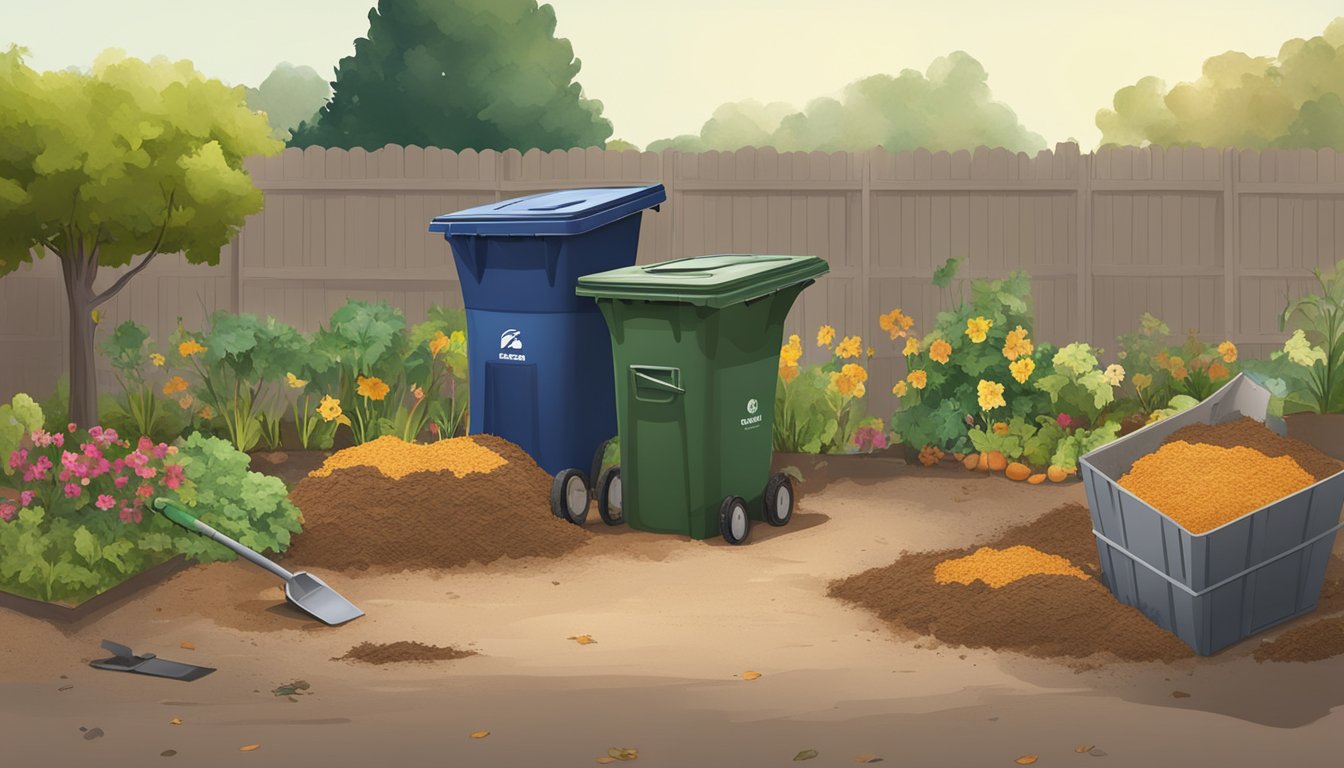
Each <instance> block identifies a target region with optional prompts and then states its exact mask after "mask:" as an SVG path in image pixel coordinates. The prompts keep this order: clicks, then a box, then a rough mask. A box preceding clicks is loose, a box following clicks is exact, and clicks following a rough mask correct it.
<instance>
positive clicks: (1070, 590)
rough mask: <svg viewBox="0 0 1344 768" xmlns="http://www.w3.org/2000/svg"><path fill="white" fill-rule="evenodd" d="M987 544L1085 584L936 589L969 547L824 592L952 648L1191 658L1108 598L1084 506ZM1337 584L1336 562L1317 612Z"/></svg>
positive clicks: (1050, 579)
mask: <svg viewBox="0 0 1344 768" xmlns="http://www.w3.org/2000/svg"><path fill="white" fill-rule="evenodd" d="M985 546H986V547H988V548H990V549H993V550H1012V548H1013V547H1030V548H1031V549H1033V550H1036V551H1038V552H1042V553H1046V554H1052V555H1058V556H1060V557H1062V558H1064V559H1065V560H1067V561H1068V562H1069V563H1071V564H1072V565H1073V566H1075V567H1076V568H1078V569H1079V570H1080V571H1082V572H1083V573H1084V574H1086V575H1088V576H1090V577H1091V578H1088V579H1080V578H1077V577H1076V576H1075V575H1071V574H1034V575H1028V576H1025V577H1022V578H1018V579H1016V580H1014V581H1010V582H1008V583H1004V584H1003V586H1000V587H998V588H994V587H991V586H989V584H987V583H985V582H984V581H982V580H974V581H972V582H971V583H969V584H961V583H957V582H955V581H951V582H949V583H946V584H939V583H938V581H937V579H936V578H935V571H936V570H937V569H938V566H939V565H940V564H943V563H945V562H949V561H951V562H956V561H957V560H960V559H963V558H971V557H973V556H974V555H975V554H976V552H978V551H982V550H983V548H981V547H967V548H964V549H955V550H944V551H940V552H921V553H915V554H908V555H905V556H903V557H902V558H901V559H899V560H897V561H896V562H894V563H892V564H891V565H888V566H884V567H882V568H874V569H871V570H868V571H865V572H863V573H860V574H857V575H855V576H851V577H849V578H847V579H843V580H840V581H837V582H835V583H833V584H832V585H831V589H830V594H831V596H832V597H836V598H839V599H842V600H847V601H849V602H852V603H855V604H857V605H860V606H862V607H864V608H867V609H869V610H871V611H873V612H875V613H876V614H877V615H878V616H880V617H881V618H882V619H883V620H885V621H888V622H890V623H891V624H893V625H895V626H896V627H899V628H901V629H905V630H909V631H913V632H917V633H919V634H921V635H928V636H931V637H934V638H936V639H938V640H940V641H942V642H944V643H948V644H951V645H961V646H967V647H971V648H992V649H995V650H1006V651H1015V652H1018V653H1022V654H1025V655H1028V656H1035V657H1040V658H1059V659H1070V660H1081V659H1085V658H1088V657H1092V656H1094V655H1096V654H1102V655H1101V656H1097V658H1096V659H1090V660H1089V662H1088V663H1089V665H1092V664H1093V663H1095V664H1101V663H1104V660H1106V655H1107V654H1109V655H1110V656H1112V657H1114V658H1116V659H1119V660H1122V661H1174V660H1176V659H1182V658H1187V657H1190V656H1193V655H1194V652H1193V651H1192V650H1190V648H1189V647H1188V646H1187V645H1185V643H1183V642H1181V641H1180V640H1179V639H1177V637H1176V636H1175V635H1172V634H1170V633H1168V632H1166V631H1165V630H1163V629H1161V628H1159V627H1158V626H1157V625H1155V624H1153V623H1152V622H1150V621H1149V620H1148V619H1147V618H1146V617H1145V616H1144V615H1143V614H1142V613H1140V612H1139V611H1137V610H1135V609H1134V608H1130V607H1129V606H1126V605H1123V604H1121V603H1119V602H1118V601H1116V599H1115V598H1114V597H1113V596H1112V595H1111V593H1110V591H1109V590H1108V589H1107V588H1106V586H1105V584H1104V582H1103V578H1102V573H1101V567H1100V564H1099V563H1098V561H1097V549H1096V543H1095V539H1094V537H1093V535H1092V523H1091V518H1090V517H1089V516H1088V512H1087V508H1086V507H1084V506H1082V505H1080V504H1066V505H1064V506H1062V507H1059V508H1057V509H1054V510H1052V511H1050V512H1048V513H1046V514H1045V515H1043V516H1042V517H1041V518H1039V519H1037V520H1035V521H1033V522H1031V523H1028V524H1025V525H1021V526H1018V527H1015V528H1012V529H1010V530H1008V531H1006V532H1005V533H1004V534H1003V535H1001V536H1000V537H999V538H998V539H996V540H995V541H993V542H990V543H989V544H987V545H985ZM982 557H983V555H982ZM970 562H973V561H970ZM1014 575H1016V574H1014ZM1342 587H1344V561H1340V560H1339V558H1335V559H1334V560H1333V561H1332V562H1331V571H1330V573H1329V574H1328V575H1327V584H1326V588H1325V589H1324V590H1323V591H1322V593H1321V601H1320V608H1319V611H1320V613H1333V612H1336V611H1339V610H1344V588H1342ZM1285 634H1286V633H1285ZM1291 653H1293V654H1299V653H1300V652H1299V651H1292V652H1291ZM1304 660H1305V659H1304Z"/></svg>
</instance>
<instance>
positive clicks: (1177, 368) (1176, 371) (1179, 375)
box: [1171, 358, 1190, 381]
mask: <svg viewBox="0 0 1344 768" xmlns="http://www.w3.org/2000/svg"><path fill="white" fill-rule="evenodd" d="M1173 359H1174V358H1173ZM1189 375H1190V372H1189V371H1187V370H1185V366H1184V365H1181V364H1179V363H1177V364H1174V365H1172V366H1171V378H1173V379H1175V380H1177V381H1185V377H1186V376H1189Z"/></svg>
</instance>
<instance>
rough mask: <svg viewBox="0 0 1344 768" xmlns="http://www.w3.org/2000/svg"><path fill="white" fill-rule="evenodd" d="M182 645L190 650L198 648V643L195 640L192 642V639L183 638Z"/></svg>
mask: <svg viewBox="0 0 1344 768" xmlns="http://www.w3.org/2000/svg"><path fill="white" fill-rule="evenodd" d="M182 647H183V648H185V649H186V650H188V651H194V650H196V644H195V643H193V642H191V641H189V640H183V641H182Z"/></svg>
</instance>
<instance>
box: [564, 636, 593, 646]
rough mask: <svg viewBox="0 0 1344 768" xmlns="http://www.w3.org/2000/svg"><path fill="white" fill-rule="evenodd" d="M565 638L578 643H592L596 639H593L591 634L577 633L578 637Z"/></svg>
mask: <svg viewBox="0 0 1344 768" xmlns="http://www.w3.org/2000/svg"><path fill="white" fill-rule="evenodd" d="M565 639H566V640H573V641H574V642H576V643H578V644H579V645H592V644H593V643H596V642H597V641H596V640H594V639H593V636H592V635H579V636H578V637H567V638H565Z"/></svg>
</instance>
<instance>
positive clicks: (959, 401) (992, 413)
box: [879, 259, 1054, 453]
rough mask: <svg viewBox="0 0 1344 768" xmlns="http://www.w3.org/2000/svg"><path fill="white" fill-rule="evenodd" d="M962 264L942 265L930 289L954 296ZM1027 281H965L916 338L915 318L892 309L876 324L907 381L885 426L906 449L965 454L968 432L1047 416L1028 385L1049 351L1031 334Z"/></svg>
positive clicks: (1041, 396) (1020, 277) (1043, 371)
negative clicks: (966, 290)
mask: <svg viewBox="0 0 1344 768" xmlns="http://www.w3.org/2000/svg"><path fill="white" fill-rule="evenodd" d="M960 264H961V261H960V260H958V259H949V260H948V261H947V262H946V263H945V264H943V265H942V266H941V267H939V269H938V270H937V271H936V273H935V277H934V284H935V285H936V286H937V287H939V288H940V289H943V290H945V291H946V292H947V295H946V296H945V298H946V299H947V300H949V301H951V300H953V299H955V298H957V297H955V296H953V295H952V294H951V293H950V291H951V284H952V281H953V280H954V279H955V278H956V272H957V269H958V267H959V266H960ZM1032 320H1033V316H1032V304H1031V279H1030V277H1029V276H1028V275H1027V274H1026V273H1025V272H1014V273H1012V274H1011V275H1009V276H1008V277H1007V278H1006V279H1002V280H973V281H971V290H970V298H969V300H967V299H966V298H965V296H964V295H963V296H961V297H960V301H959V303H958V304H956V305H955V306H954V307H953V308H951V309H948V310H945V311H942V312H939V313H938V314H937V316H936V317H935V318H934V325H933V329H932V330H930V331H929V332H928V333H926V334H924V336H923V337H922V338H921V337H919V336H918V335H916V334H915V333H914V332H913V329H914V320H913V319H912V318H911V317H909V316H908V315H906V314H905V313H904V312H902V311H901V310H900V309H894V310H892V311H890V312H888V313H887V314H885V315H882V316H881V317H880V318H879V325H880V327H881V328H882V330H884V331H886V332H887V333H888V335H889V336H890V338H891V340H892V341H893V342H895V343H897V344H900V345H901V354H902V356H903V357H904V358H905V364H906V370H907V373H906V376H905V378H904V379H902V380H901V381H898V382H897V383H896V385H895V386H894V387H893V388H892V391H893V392H894V393H895V394H896V395H897V396H898V397H899V398H900V399H901V407H900V409H899V410H898V411H897V412H896V413H895V414H894V415H893V416H892V427H893V429H894V430H895V432H896V434H897V435H898V436H899V438H900V440H901V441H902V442H904V443H905V444H906V445H908V446H910V447H911V448H919V449H922V448H924V447H925V446H934V447H937V448H938V449H940V450H944V451H953V452H958V453H967V452H970V450H971V449H972V447H973V445H972V443H971V437H970V433H969V430H970V429H972V428H974V427H977V426H978V427H979V428H980V429H981V431H982V432H986V433H987V432H988V430H989V429H990V428H991V426H992V424H994V423H996V422H1008V423H1011V422H1013V420H1014V419H1020V420H1022V421H1023V422H1025V423H1030V422H1031V421H1032V420H1033V419H1034V418H1035V417H1036V416H1038V415H1042V414H1047V413H1053V411H1052V410H1051V405H1050V401H1049V396H1048V395H1047V394H1046V393H1044V392H1043V391H1041V390H1039V389H1037V388H1036V387H1035V386H1034V382H1035V380H1037V379H1039V378H1040V377H1043V376H1046V375H1049V374H1050V372H1051V358H1052V356H1053V354H1054V348H1053V347H1051V346H1050V345H1048V344H1038V343H1036V342H1034V341H1033V340H1032V338H1031V334H1032V327H1033V325H1032Z"/></svg>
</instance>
